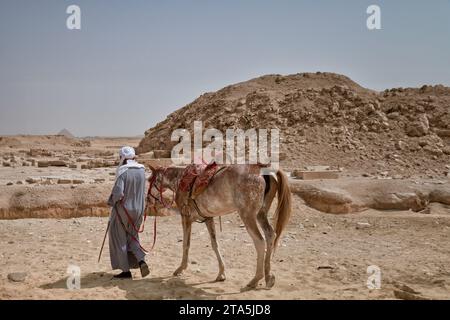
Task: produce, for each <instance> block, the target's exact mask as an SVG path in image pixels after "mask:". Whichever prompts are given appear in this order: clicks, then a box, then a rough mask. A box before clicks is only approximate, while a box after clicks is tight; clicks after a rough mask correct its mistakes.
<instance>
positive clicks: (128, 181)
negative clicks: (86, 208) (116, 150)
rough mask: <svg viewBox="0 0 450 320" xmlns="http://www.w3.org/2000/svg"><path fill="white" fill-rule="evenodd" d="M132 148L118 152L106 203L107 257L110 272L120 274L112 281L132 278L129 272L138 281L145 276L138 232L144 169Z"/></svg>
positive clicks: (143, 191)
mask: <svg viewBox="0 0 450 320" xmlns="http://www.w3.org/2000/svg"><path fill="white" fill-rule="evenodd" d="M135 159H136V154H135V151H134V149H133V148H132V147H123V148H122V149H121V150H120V164H119V167H118V168H117V172H116V182H115V185H114V188H113V190H112V192H111V196H110V197H109V200H108V205H110V206H111V207H112V210H111V215H110V218H109V224H110V225H109V253H110V257H111V266H112V268H113V270H116V269H120V270H122V272H121V273H120V274H118V275H116V276H114V278H119V279H127V278H128V279H130V278H132V275H131V272H130V269H137V268H140V270H141V275H142V277H146V276H147V275H149V273H150V272H149V268H148V266H147V264H146V263H145V252H144V250H143V249H142V247H141V245H140V243H139V229H140V226H141V224H142V221H143V217H144V214H145V213H144V211H145V167H144V166H143V165H142V164H139V163H138V162H137V161H136V160H135Z"/></svg>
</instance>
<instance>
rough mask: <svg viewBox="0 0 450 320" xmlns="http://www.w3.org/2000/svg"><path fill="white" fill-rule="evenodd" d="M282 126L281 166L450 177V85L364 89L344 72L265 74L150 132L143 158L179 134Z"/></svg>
mask: <svg viewBox="0 0 450 320" xmlns="http://www.w3.org/2000/svg"><path fill="white" fill-rule="evenodd" d="M195 120H202V121H203V123H204V126H205V128H217V129H219V130H222V131H223V132H225V130H226V129H228V128H241V129H244V130H245V129H249V128H267V129H270V128H278V129H280V131H281V152H282V153H284V154H285V160H283V162H282V165H283V166H284V167H286V168H289V169H294V168H301V167H303V166H307V165H331V166H339V167H343V168H345V169H347V170H349V171H352V172H355V173H358V174H363V173H365V174H369V175H372V174H374V175H378V176H380V175H381V176H393V177H395V176H398V177H400V176H401V177H409V176H415V175H419V176H425V177H437V178H439V177H442V178H443V177H446V176H447V174H448V172H449V170H450V88H448V87H444V86H442V85H436V86H423V87H421V88H394V89H389V90H385V91H383V92H376V91H372V90H369V89H365V88H363V87H361V86H360V85H358V84H357V83H355V82H354V81H352V80H351V79H349V78H348V77H345V76H343V75H338V74H333V73H322V72H317V73H301V74H295V75H288V76H281V75H266V76H262V77H259V78H256V79H252V80H249V81H246V82H242V83H238V84H235V85H230V86H227V87H225V88H223V89H221V90H219V91H217V92H213V93H206V94H203V95H201V96H200V97H199V98H198V99H196V100H195V101H193V102H192V103H190V104H188V105H186V106H185V107H183V108H181V109H179V110H177V111H176V112H173V113H172V114H170V115H169V116H168V117H167V118H166V119H165V120H164V121H162V122H160V123H158V124H157V125H156V126H155V127H154V128H151V129H149V130H148V131H147V132H146V133H145V138H144V139H143V140H142V141H141V142H140V144H139V147H138V152H139V153H144V152H148V151H151V150H168V149H171V147H172V146H173V144H174V143H173V142H171V141H170V136H171V133H172V131H173V130H175V129H178V128H185V129H188V130H190V131H191V133H192V129H193V122H194V121H195Z"/></svg>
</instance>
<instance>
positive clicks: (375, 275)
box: [366, 265, 381, 290]
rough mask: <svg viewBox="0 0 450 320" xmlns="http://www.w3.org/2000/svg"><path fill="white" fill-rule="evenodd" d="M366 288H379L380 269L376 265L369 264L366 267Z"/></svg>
mask: <svg viewBox="0 0 450 320" xmlns="http://www.w3.org/2000/svg"><path fill="white" fill-rule="evenodd" d="M367 274H368V275H369V277H368V278H367V282H366V285H367V288H368V289H369V290H374V289H377V290H378V289H381V269H380V267H378V266H376V265H370V266H368V267H367Z"/></svg>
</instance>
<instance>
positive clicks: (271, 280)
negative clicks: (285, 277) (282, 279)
mask: <svg viewBox="0 0 450 320" xmlns="http://www.w3.org/2000/svg"><path fill="white" fill-rule="evenodd" d="M274 285H275V276H274V275H273V274H271V275H270V276H268V277H267V278H266V288H267V289H270V288H272V287H273V286H274Z"/></svg>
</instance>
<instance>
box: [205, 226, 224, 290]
mask: <svg viewBox="0 0 450 320" xmlns="http://www.w3.org/2000/svg"><path fill="white" fill-rule="evenodd" d="M205 223H206V227H207V228H208V232H209V237H210V238H211V246H212V248H213V250H214V252H215V253H216V256H217V261H218V262H219V275H218V276H217V278H216V281H225V279H226V277H225V264H224V263H223V260H222V255H221V254H220V250H219V245H218V244H217V238H216V226H215V223H214V219H213V218H210V219H207V220H206V222H205Z"/></svg>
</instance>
